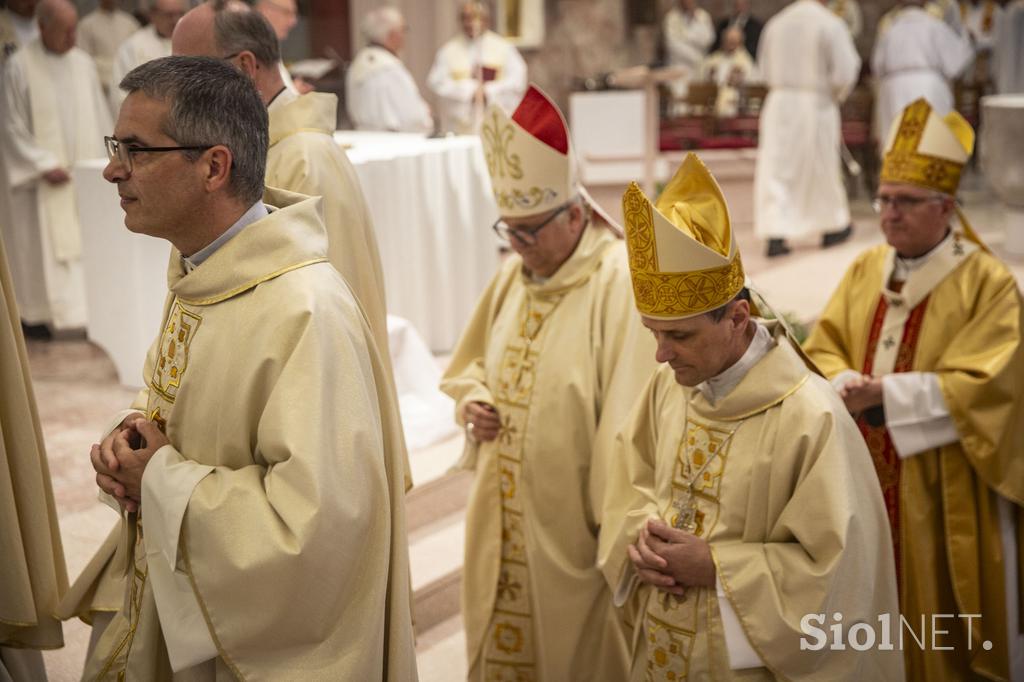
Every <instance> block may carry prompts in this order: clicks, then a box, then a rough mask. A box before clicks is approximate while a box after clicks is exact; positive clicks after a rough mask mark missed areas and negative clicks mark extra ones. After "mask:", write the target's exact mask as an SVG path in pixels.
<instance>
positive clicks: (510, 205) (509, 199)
mask: <svg viewBox="0 0 1024 682" xmlns="http://www.w3.org/2000/svg"><path fill="white" fill-rule="evenodd" d="M557 198H558V192H556V191H555V190H553V189H551V188H550V187H544V188H543V189H542V188H540V187H537V186H533V187H531V188H530V189H528V190H526V191H525V192H523V191H522V190H519V189H513V190H510V191H504V190H497V189H496V190H495V191H494V200H495V201H497V202H498V208H499V209H502V208H503V209H506V210H521V211H526V210H529V209H531V208H538V207H539V206H541V205H542V204H544V203H547V202H551V201H554V200H555V199H557Z"/></svg>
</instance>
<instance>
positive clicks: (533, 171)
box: [480, 85, 621, 237]
mask: <svg viewBox="0 0 1024 682" xmlns="http://www.w3.org/2000/svg"><path fill="white" fill-rule="evenodd" d="M480 139H481V140H482V141H483V146H484V158H486V159H487V170H488V172H489V173H490V176H491V187H492V189H493V191H494V200H495V202H496V203H497V204H498V213H500V214H501V216H502V217H503V218H525V217H529V216H534V215H537V214H540V213H547V212H548V211H553V210H555V209H557V208H561V207H562V205H564V204H565V203H566V202H567V201H569V200H570V199H572V198H573V197H575V196H577V195H579V196H582V197H583V199H584V200H585V201H586V202H587V203H588V204H589V205H590V207H591V208H592V209H593V210H594V211H595V212H596V213H597V214H598V215H599V216H600V217H601V218H602V219H603V220H604V222H605V223H606V224H607V225H608V226H609V227H610V228H611V230H612V232H615V233H616V234H618V236H620V237H621V233H620V232H619V227H618V223H616V222H615V221H614V220H612V219H611V217H610V216H609V215H608V214H607V213H605V211H604V210H603V209H602V208H601V207H600V206H599V205H598V204H597V202H596V201H594V200H593V198H592V197H591V196H590V195H589V194H588V193H587V191H586V189H585V188H584V187H583V185H581V184H580V183H579V179H578V175H577V168H576V153H575V152H574V151H573V146H572V137H571V136H570V135H569V126H568V125H567V124H566V122H565V117H564V116H562V112H561V111H560V110H559V109H558V107H557V106H555V104H554V102H552V101H551V98H550V97H548V96H547V95H546V94H544V92H542V91H541V90H540V88H538V87H537V86H535V85H531V86H530V87H529V88H527V90H526V94H525V95H523V99H522V101H520V102H519V106H517V107H516V110H515V111H514V112H513V113H512V115H511V116H509V115H508V114H506V113H505V110H504V109H502V108H501V107H500V106H498V105H497V104H492V105H491V106H490V108H489V109H488V110H487V114H486V115H485V116H484V123H483V126H482V127H481V129H480Z"/></svg>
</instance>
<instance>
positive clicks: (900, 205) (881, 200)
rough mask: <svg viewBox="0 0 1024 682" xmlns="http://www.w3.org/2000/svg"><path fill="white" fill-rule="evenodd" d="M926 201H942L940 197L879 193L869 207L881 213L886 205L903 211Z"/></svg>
mask: <svg viewBox="0 0 1024 682" xmlns="http://www.w3.org/2000/svg"><path fill="white" fill-rule="evenodd" d="M927 201H942V197H935V196H931V197H911V196H907V195H906V194H896V195H894V196H883V195H879V196H876V197H875V198H874V200H873V201H872V202H871V208H873V209H875V213H881V212H882V211H884V210H885V208H886V207H887V206H892V207H893V208H895V209H896V210H897V211H899V212H900V213H903V212H905V211H909V210H910V209H912V208H917V207H918V206H920V205H921V204H923V203H925V202H927Z"/></svg>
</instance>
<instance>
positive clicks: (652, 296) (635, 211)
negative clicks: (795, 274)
mask: <svg viewBox="0 0 1024 682" xmlns="http://www.w3.org/2000/svg"><path fill="white" fill-rule="evenodd" d="M622 209H623V212H624V213H625V216H624V219H625V220H624V224H625V225H626V232H627V236H626V250H627V251H628V253H629V269H630V273H631V275H632V281H633V295H634V296H635V297H636V307H637V309H639V311H640V313H641V314H643V315H649V316H651V317H674V316H678V315H680V314H686V315H695V314H697V313H700V312H706V311H708V310H714V309H715V308H720V307H721V306H723V305H725V304H726V303H728V302H729V301H731V300H732V299H733V298H734V297H735V296H736V293H737V292H738V291H739V290H740V289H741V288H742V287H743V263H742V262H741V261H740V254H739V253H737V254H736V257H735V258H733V260H732V262H731V263H729V264H728V265H723V266H721V267H717V268H708V269H706V270H695V271H692V272H662V271H660V270H659V267H658V247H657V244H656V242H655V238H654V209H653V207H652V206H651V202H649V201H647V198H646V197H645V196H644V194H643V190H641V189H640V186H639V185H637V184H636V183H635V182H634V183H630V186H629V189H628V190H626V193H625V194H624V195H623V197H622Z"/></svg>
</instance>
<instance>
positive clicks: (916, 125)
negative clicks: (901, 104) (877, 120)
mask: <svg viewBox="0 0 1024 682" xmlns="http://www.w3.org/2000/svg"><path fill="white" fill-rule="evenodd" d="M972 151H974V129H972V128H971V124H970V123H968V122H967V121H966V119H964V117H963V116H961V115H960V114H958V113H957V112H955V111H953V112H950V113H949V114H947V115H946V116H945V117H941V116H939V115H938V114H936V113H935V112H934V111H933V110H932V107H931V105H930V104H928V101H927V100H925V99H924V98H921V99H918V100H916V101H915V102H912V103H911V104H909V105H908V106H907V108H906V109H904V110H903V114H902V115H901V116H900V118H899V119H898V120H897V121H894V122H893V125H892V128H891V129H890V130H889V137H888V140H887V142H886V145H885V158H884V159H883V160H882V174H881V178H880V179H881V181H882V182H904V183H907V184H911V185H917V186H919V187H925V188H927V189H932V190H935V191H937V192H942V193H943V194H948V195H950V196H953V195H955V194H956V190H957V187H959V186H960V174H961V172H962V171H963V168H964V165H965V164H966V163H967V160H968V159H970V158H971V152H972Z"/></svg>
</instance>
